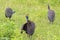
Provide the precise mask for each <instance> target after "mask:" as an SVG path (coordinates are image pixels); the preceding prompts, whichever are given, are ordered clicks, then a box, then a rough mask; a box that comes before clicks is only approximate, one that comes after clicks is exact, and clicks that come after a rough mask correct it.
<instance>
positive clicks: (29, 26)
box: [21, 16, 35, 36]
mask: <svg viewBox="0 0 60 40" xmlns="http://www.w3.org/2000/svg"><path fill="white" fill-rule="evenodd" d="M26 20H27V22H26V23H25V24H24V25H23V26H22V29H21V33H23V31H22V30H24V31H25V32H26V34H28V35H29V36H32V35H33V33H34V31H35V23H34V22H32V21H30V20H29V19H28V16H26Z"/></svg>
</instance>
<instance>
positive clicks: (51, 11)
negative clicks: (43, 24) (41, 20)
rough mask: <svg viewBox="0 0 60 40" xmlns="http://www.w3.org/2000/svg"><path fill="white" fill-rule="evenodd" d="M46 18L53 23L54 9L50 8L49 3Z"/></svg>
mask: <svg viewBox="0 0 60 40" xmlns="http://www.w3.org/2000/svg"><path fill="white" fill-rule="evenodd" d="M48 19H49V21H50V23H53V22H54V19H55V12H54V10H51V9H50V6H49V4H48Z"/></svg>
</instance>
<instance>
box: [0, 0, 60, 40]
mask: <svg viewBox="0 0 60 40" xmlns="http://www.w3.org/2000/svg"><path fill="white" fill-rule="evenodd" d="M48 3H49V4H50V7H51V9H53V10H54V11H55V14H56V16H55V21H54V23H53V24H50V23H49V20H48V18H47V11H48V9H47V4H48ZM6 7H10V8H12V9H13V10H15V11H16V13H15V14H13V16H12V18H11V20H9V19H7V18H6V17H5V9H6ZM26 14H29V19H30V20H32V21H34V22H35V24H36V29H35V33H34V35H33V36H32V40H60V0H49V1H48V0H0V40H3V39H4V40H7V39H8V40H29V38H28V37H27V35H26V33H25V32H24V33H23V34H21V33H20V32H21V27H22V25H23V24H24V23H25V22H26V19H25V16H26Z"/></svg>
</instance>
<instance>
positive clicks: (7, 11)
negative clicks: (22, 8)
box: [5, 7, 15, 19]
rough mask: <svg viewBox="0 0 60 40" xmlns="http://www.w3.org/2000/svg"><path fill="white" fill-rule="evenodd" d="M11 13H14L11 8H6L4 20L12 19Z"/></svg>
mask: <svg viewBox="0 0 60 40" xmlns="http://www.w3.org/2000/svg"><path fill="white" fill-rule="evenodd" d="M13 13H15V11H13V10H12V9H11V8H9V7H8V8H6V10H5V16H6V18H9V19H10V18H11V17H12V15H13Z"/></svg>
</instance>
